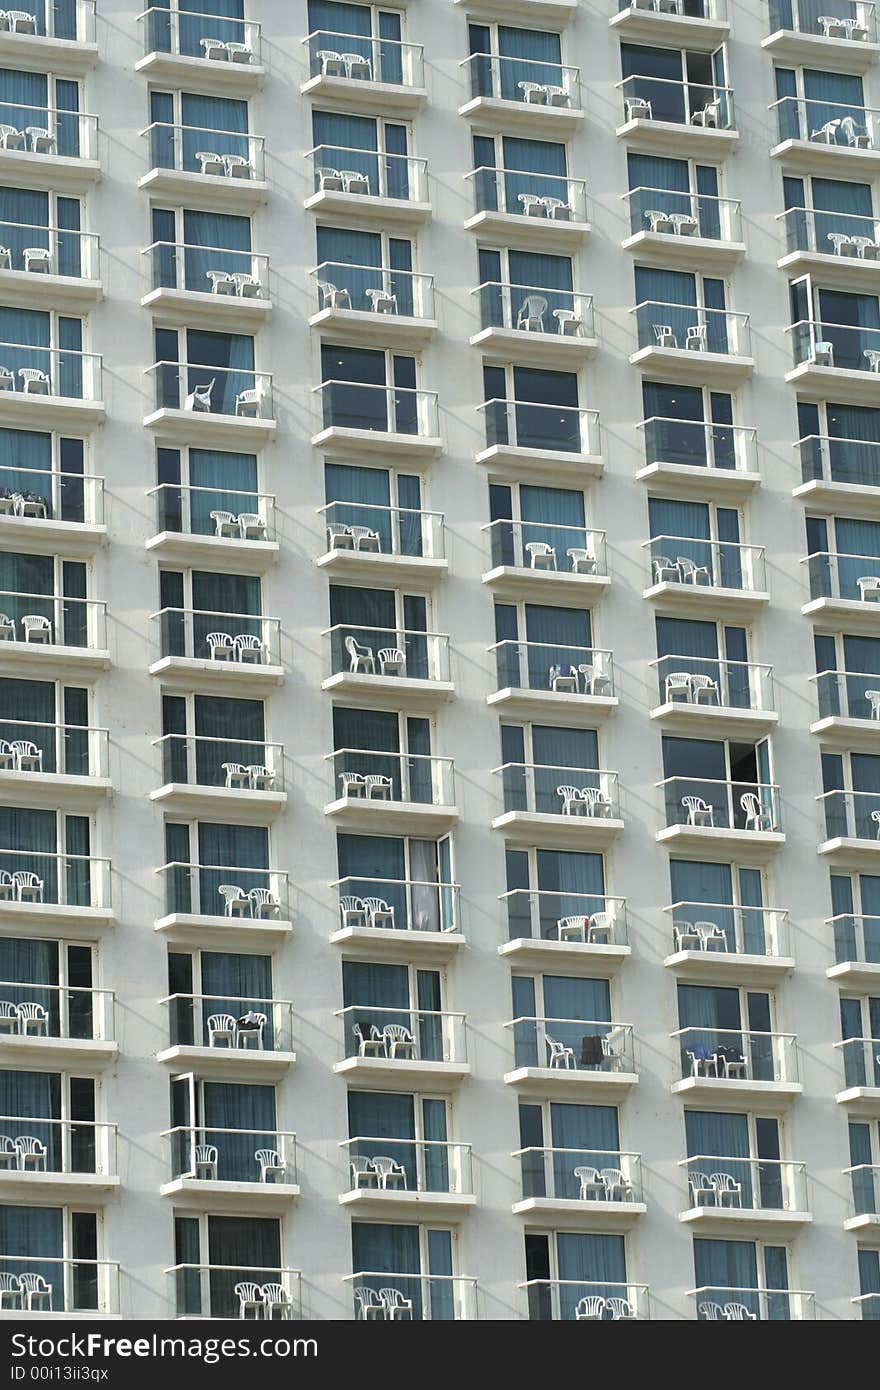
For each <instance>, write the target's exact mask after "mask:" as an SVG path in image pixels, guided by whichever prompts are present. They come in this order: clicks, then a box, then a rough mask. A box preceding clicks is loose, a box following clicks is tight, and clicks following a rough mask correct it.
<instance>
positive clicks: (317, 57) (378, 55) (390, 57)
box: [302, 29, 425, 87]
mask: <svg viewBox="0 0 880 1390" xmlns="http://www.w3.org/2000/svg"><path fill="white" fill-rule="evenodd" d="M302 42H303V43H304V44H305V45H306V46H307V47H308V50H309V74H310V76H311V77H344V78H346V79H347V80H348V81H350V82H385V83H387V84H388V85H389V86H393V87H424V85H425V50H424V48H423V46H422V45H421V44H420V43H401V42H400V41H399V40H398V39H385V38H369V37H368V36H367V35H365V34H339V33H337V32H336V31H335V30H334V29H315V30H313V32H312V33H311V34H309V36H308V38H306V39H303V40H302Z"/></svg>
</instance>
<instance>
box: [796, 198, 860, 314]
mask: <svg viewBox="0 0 880 1390" xmlns="http://www.w3.org/2000/svg"><path fill="white" fill-rule="evenodd" d="M776 220H777V222H781V223H782V226H783V229H784V231H785V254H784V255H783V256H781V257H780V259H779V260H778V261H777V262H776V264H777V266H778V267H779V269H780V270H784V271H787V272H788V273H789V274H792V275H803V274H805V273H806V272H807V271H812V272H813V273H814V274H816V275H817V276H818V277H819V278H820V279H821V282H822V285H823V286H824V287H827V288H828V289H840V290H855V291H860V290H861V291H864V292H865V293H867V294H876V293H877V289H878V286H880V243H878V240H877V221H876V219H875V218H873V217H858V216H855V215H852V214H850V213H846V212H825V211H818V212H817V211H814V210H813V209H812V208H789V209H788V211H787V212H781V213H777V217H776Z"/></svg>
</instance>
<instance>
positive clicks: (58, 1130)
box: [0, 1115, 119, 1302]
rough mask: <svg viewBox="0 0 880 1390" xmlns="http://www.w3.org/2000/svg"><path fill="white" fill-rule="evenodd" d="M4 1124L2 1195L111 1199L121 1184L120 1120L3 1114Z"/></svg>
mask: <svg viewBox="0 0 880 1390" xmlns="http://www.w3.org/2000/svg"><path fill="white" fill-rule="evenodd" d="M0 1126H2V1129H3V1137H2V1138H0V1200H3V1201H9V1200H11V1201H13V1202H16V1201H17V1202H29V1201H30V1202H37V1203H40V1204H42V1203H44V1202H52V1201H57V1202H68V1201H74V1202H82V1201H86V1202H105V1201H108V1200H109V1198H110V1196H111V1194H112V1193H114V1192H115V1191H116V1190H117V1189H118V1188H119V1177H118V1174H117V1163H116V1126H115V1124H113V1125H111V1124H100V1123H98V1124H96V1123H95V1122H94V1121H90V1120H76V1121H71V1120H50V1119H45V1118H39V1119H38V1118H36V1117H34V1116H30V1117H29V1116H21V1115H0ZM4 1302H5V1298H4Z"/></svg>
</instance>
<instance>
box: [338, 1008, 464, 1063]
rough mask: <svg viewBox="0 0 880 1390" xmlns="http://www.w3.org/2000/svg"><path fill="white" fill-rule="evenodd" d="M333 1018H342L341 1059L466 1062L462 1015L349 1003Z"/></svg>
mask: <svg viewBox="0 0 880 1390" xmlns="http://www.w3.org/2000/svg"><path fill="white" fill-rule="evenodd" d="M334 1017H335V1018H341V1019H342V1024H343V1033H344V1036H343V1052H342V1056H343V1057H344V1058H352V1057H361V1058H377V1057H378V1058H381V1059H382V1060H383V1061H385V1060H386V1059H387V1060H390V1061H392V1062H395V1061H397V1062H402V1063H404V1064H407V1063H413V1062H455V1063H458V1064H459V1065H461V1064H463V1063H465V1062H466V1061H467V1041H466V1040H467V1029H466V1026H465V1015H464V1014H462V1013H448V1012H445V1011H440V1010H437V1009H415V1008H414V1009H394V1008H388V1009H386V1008H383V1007H381V1006H378V1005H373V1004H349V1005H348V1006H347V1007H346V1008H344V1009H337V1010H336V1011H335V1013H334ZM401 1030H402V1031H401Z"/></svg>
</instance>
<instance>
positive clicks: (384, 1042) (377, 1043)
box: [351, 1023, 388, 1057]
mask: <svg viewBox="0 0 880 1390" xmlns="http://www.w3.org/2000/svg"><path fill="white" fill-rule="evenodd" d="M365 1026H366V1025H363V1026H362V1025H361V1024H360V1023H356V1024H355V1025H354V1027H353V1028H352V1030H351V1031H352V1033H353V1034H354V1036H355V1038H357V1044H358V1056H359V1057H371V1056H372V1057H387V1056H388V1039H387V1038H386V1037H385V1034H384V1033H383V1032H382V1031H381V1030H380V1029H379V1028H377V1027H376V1025H375V1023H373V1024H371V1025H370V1031H369V1033H365V1032H364V1027H365Z"/></svg>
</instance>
